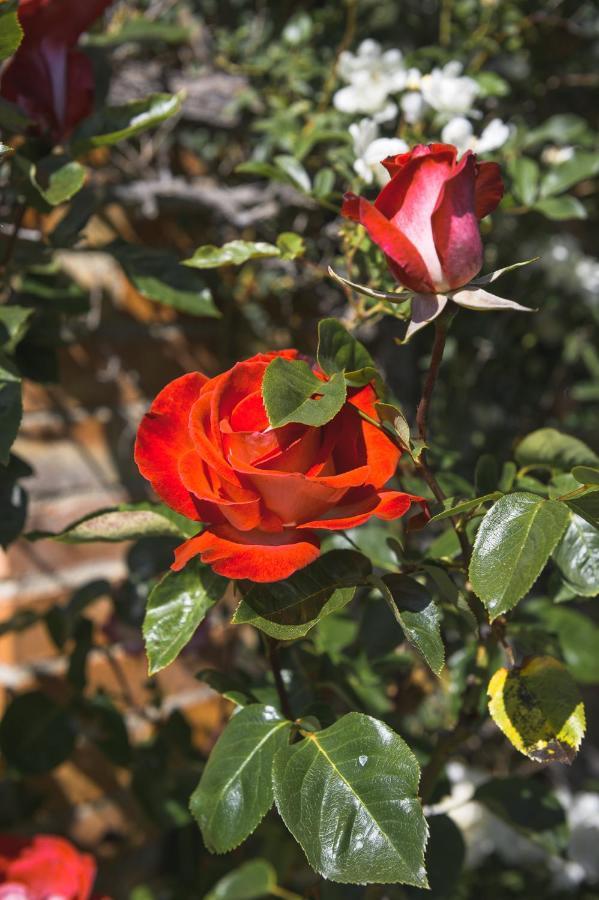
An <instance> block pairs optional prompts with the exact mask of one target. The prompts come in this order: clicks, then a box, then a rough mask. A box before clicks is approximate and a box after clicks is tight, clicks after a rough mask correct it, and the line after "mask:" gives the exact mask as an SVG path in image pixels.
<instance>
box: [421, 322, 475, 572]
mask: <svg viewBox="0 0 599 900" xmlns="http://www.w3.org/2000/svg"><path fill="white" fill-rule="evenodd" d="M452 318H453V314H450V315H445V314H442V315H441V316H439V318H438V319H435V340H434V342H433V349H432V352H431V362H430V366H429V368H428V372H427V373H426V378H425V380H424V386H423V388H422V397H421V398H420V402H419V404H418V408H417V410H416V425H417V427H418V435H419V437H420V440H422V441H426V436H427V428H428V421H427V420H428V413H429V408H430V404H431V397H432V395H433V390H434V389H435V385H436V383H437V378H438V376H439V369H440V367H441V362H442V360H443V352H444V350H445V341H446V340H447V331H448V329H449V325H450V323H451V320H452ZM416 468H417V469H418V471H419V472H420V474H421V475H422V477H423V478H424V480H425V481H426V483H427V484H428V486H429V488H430V489H431V491H432V492H433V495H434V497H435V499H436V500H438V501H439V503H442V502H443V501H444V500H445V499H446V497H445V494H444V492H443V490H442V488H441V486H440V484H439V482H438V481H437V479H436V478H435V476H434V474H433V472H432V471H431V469H430V468H429V465H428V463H427V461H426V454H425V451H424V450H423V451H422V453H421V454H420V457H419V458H418V460H417V461H416ZM451 524H452V525H453V527H454V530H455V533H456V535H457V538H458V541H459V542H460V548H461V550H462V556H463V557H464V563H465V565H468V561H469V559H470V541H469V540H468V537H467V535H466V533H465V532H464V531H463V530H462V528H461V526H460V523H459V521H458V520H457V519H455V518H453V517H452V518H451Z"/></svg>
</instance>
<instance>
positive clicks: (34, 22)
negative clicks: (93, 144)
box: [0, 0, 112, 142]
mask: <svg viewBox="0 0 599 900" xmlns="http://www.w3.org/2000/svg"><path fill="white" fill-rule="evenodd" d="M111 2H112V0H20V3H19V11H18V16H19V21H20V22H21V25H22V27H23V31H24V37H23V40H22V42H21V45H20V47H19V48H18V50H17V52H16V53H15V55H14V56H13V58H12V59H11V60H10V62H9V63H8V65H7V66H6V68H5V69H4V71H3V73H2V78H1V80H0V95H2V96H3V97H5V98H6V99H7V100H10V101H11V102H12V103H16V104H17V105H18V106H19V107H20V108H21V109H22V110H23V112H24V113H25V114H26V115H28V116H29V118H30V119H32V120H33V121H34V122H35V124H36V126H37V128H38V130H39V131H40V132H41V133H42V134H47V135H49V136H50V137H51V138H52V139H53V140H54V141H56V142H59V141H61V140H62V139H63V138H65V137H68V135H69V134H70V132H71V131H72V130H73V128H74V127H75V125H76V124H77V123H78V122H79V121H81V119H83V118H85V116H87V115H89V113H90V112H91V110H92V107H93V100H94V77H93V71H92V65H91V62H90V60H89V59H88V57H87V56H86V55H85V54H84V53H81V51H79V50H76V49H74V48H75V45H76V44H77V41H78V40H79V36H80V35H81V34H82V33H83V32H84V31H86V29H88V28H89V27H90V25H92V24H93V22H94V21H95V20H96V19H97V18H98V17H99V16H100V15H101V14H102V13H103V12H104V10H105V9H106V7H107V6H109V5H110V3H111Z"/></svg>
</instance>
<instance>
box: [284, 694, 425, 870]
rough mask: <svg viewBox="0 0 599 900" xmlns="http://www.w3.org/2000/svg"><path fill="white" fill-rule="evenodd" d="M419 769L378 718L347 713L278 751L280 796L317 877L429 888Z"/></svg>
mask: <svg viewBox="0 0 599 900" xmlns="http://www.w3.org/2000/svg"><path fill="white" fill-rule="evenodd" d="M419 778H420V769H419V766H418V763H417V761H416V758H415V756H414V755H413V753H412V751H411V750H410V748H409V747H408V745H407V744H406V743H404V741H403V740H402V739H401V738H400V737H399V735H398V734H396V733H395V732H394V731H392V730H391V728H389V726H388V725H385V723H384V722H380V721H378V720H377V719H373V718H371V717H370V716H365V715H362V714H361V713H356V712H352V713H348V715H346V716H343V718H342V719H339V721H338V722H336V723H335V724H334V725H331V726H330V727H329V728H325V729H324V730H323V731H318V732H315V733H311V734H307V735H306V736H305V738H304V740H302V741H301V742H300V743H296V744H291V745H288V746H285V747H283V748H282V749H280V750H279V752H278V753H277V755H276V756H275V761H274V768H273V783H274V793H275V801H276V804H277V808H278V810H279V813H280V814H281V816H282V818H283V821H284V822H285V825H286V826H287V828H288V829H289V830H290V832H291V833H292V835H293V836H294V838H295V839H296V840H297V841H298V842H299V843H300V844H301V846H302V848H303V850H304V853H305V854H306V856H307V858H308V862H309V863H310V865H311V866H312V868H313V869H315V870H316V871H317V872H318V873H319V874H320V875H322V876H323V877H324V878H327V879H330V880H331V881H337V882H341V883H342V884H373V883H375V884H391V883H400V884H413V885H416V886H419V887H426V886H427V882H426V872H425V869H424V848H425V845H426V839H427V831H428V829H427V825H426V821H425V819H424V816H423V814H422V809H421V806H420V803H419V801H418V796H417V795H418V781H419Z"/></svg>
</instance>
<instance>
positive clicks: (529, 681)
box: [487, 656, 586, 764]
mask: <svg viewBox="0 0 599 900" xmlns="http://www.w3.org/2000/svg"><path fill="white" fill-rule="evenodd" d="M487 692H488V695H489V712H490V714H491V716H492V718H493V721H494V722H495V724H496V725H497V726H498V727H499V728H500V729H501V730H502V731H503V733H504V734H505V736H506V737H507V738H508V740H509V741H510V742H511V743H512V744H513V745H514V747H515V748H516V750H519V751H520V753H523V754H524V755H525V756H528V757H529V758H530V759H532V760H534V761H535V762H542V763H546V762H561V763H568V764H570V763H571V762H572V761H573V759H574V757H575V756H576V753H577V752H578V748H579V747H580V744H581V742H582V738H583V736H584V732H585V727H586V722H585V713H584V704H583V702H582V700H581V697H580V692H579V690H578V687H577V685H576V682H575V681H574V679H573V678H572V676H571V675H570V673H569V672H568V670H567V669H566V668H565V667H564V666H563V664H562V663H561V662H559V660H557V659H554V658H553V657H551V656H533V657H531V658H529V659H528V660H526V662H525V663H524V665H522V666H520V667H518V668H513V669H510V670H509V671H508V669H505V668H501V669H498V670H497V672H495V674H494V675H493V677H492V678H491V681H490V682H489V687H488V691H487Z"/></svg>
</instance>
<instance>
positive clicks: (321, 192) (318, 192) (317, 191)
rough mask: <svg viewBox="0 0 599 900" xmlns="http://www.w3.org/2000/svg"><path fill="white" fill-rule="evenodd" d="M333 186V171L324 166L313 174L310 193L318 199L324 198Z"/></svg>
mask: <svg viewBox="0 0 599 900" xmlns="http://www.w3.org/2000/svg"><path fill="white" fill-rule="evenodd" d="M334 187H335V172H334V170H333V169H329V168H328V166H325V168H323V169H319V170H318V172H317V173H316V175H315V176H314V184H313V185H312V193H313V194H314V196H315V197H318V198H319V199H326V198H327V197H328V196H329V194H330V193H331V191H332V190H333V188H334Z"/></svg>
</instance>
